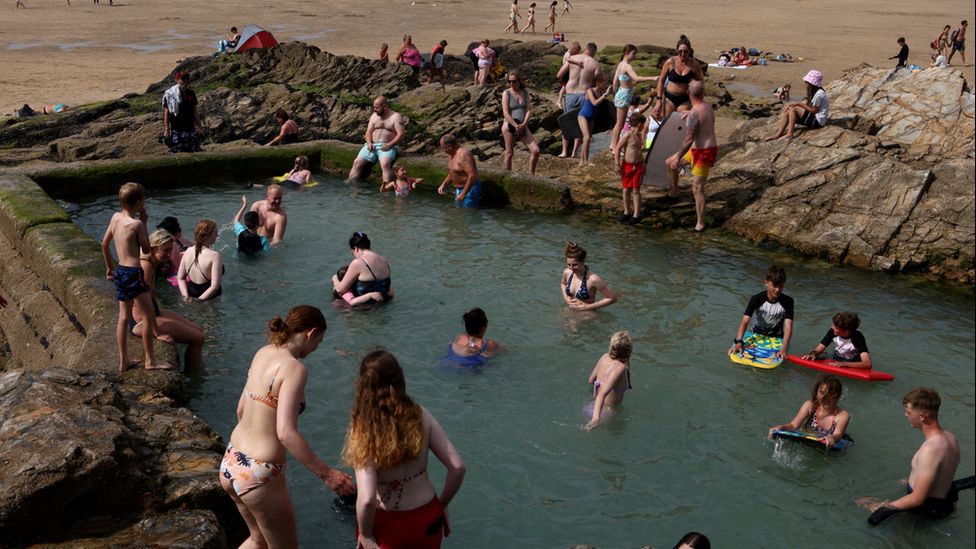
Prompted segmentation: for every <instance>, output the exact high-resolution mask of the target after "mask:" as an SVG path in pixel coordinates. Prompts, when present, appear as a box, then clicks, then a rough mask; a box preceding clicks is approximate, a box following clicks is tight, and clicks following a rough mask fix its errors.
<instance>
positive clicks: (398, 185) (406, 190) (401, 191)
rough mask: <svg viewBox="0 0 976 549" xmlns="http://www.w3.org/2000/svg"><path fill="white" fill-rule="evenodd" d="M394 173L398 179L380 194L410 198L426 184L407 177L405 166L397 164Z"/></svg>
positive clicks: (386, 185)
mask: <svg viewBox="0 0 976 549" xmlns="http://www.w3.org/2000/svg"><path fill="white" fill-rule="evenodd" d="M393 173H394V175H395V176H396V179H395V180H394V181H391V182H389V183H384V184H383V185H382V186H380V192H382V191H393V192H394V193H396V196H398V197H402V198H406V197H408V196H410V191H412V190H414V189H416V188H417V185H420V184H421V183H423V182H424V180H423V179H422V178H421V179H414V178H413V177H410V176H409V175H407V168H406V167H405V166H404V165H403V164H397V166H396V167H395V168H393ZM339 278H342V277H339Z"/></svg>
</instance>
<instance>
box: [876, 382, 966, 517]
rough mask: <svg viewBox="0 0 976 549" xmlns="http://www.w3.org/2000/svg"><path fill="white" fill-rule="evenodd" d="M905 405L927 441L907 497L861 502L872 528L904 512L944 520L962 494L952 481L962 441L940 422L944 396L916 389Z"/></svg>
mask: <svg viewBox="0 0 976 549" xmlns="http://www.w3.org/2000/svg"><path fill="white" fill-rule="evenodd" d="M902 405H903V406H904V408H905V418H906V419H907V420H908V424H909V425H911V426H912V428H913V429H918V430H920V431H922V435H923V436H924V437H925V441H924V442H923V443H922V446H921V447H919V449H918V451H917V452H915V455H914V456H913V457H912V472H911V474H909V476H908V484H907V485H906V486H905V491H906V492H907V494H905V495H904V496H902V497H900V498H898V499H896V500H895V501H887V500H885V501H881V502H879V501H877V500H875V499H874V498H860V499H858V500H857V503H859V504H861V505H864V506H865V507H867V509H868V510H869V511H871V512H872V513H873V514H872V515H871V518H869V519H868V522H869V523H871V524H872V525H875V524H878V523H879V522H881V521H882V520H884V519H886V518H888V517H889V516H890V515H892V514H894V513H898V512H901V511H911V512H913V513H917V514H919V515H922V516H925V517H928V518H931V519H939V518H944V517H947V516H949V515H951V514H952V512H953V511H955V507H956V506H955V501H956V500H957V499H958V495H957V492H956V489H955V488H954V487H953V483H952V481H953V479H954V477H955V475H956V468H957V467H959V461H960V452H959V440H958V439H957V438H956V435H955V434H953V433H951V432H949V431H947V430H945V429H943V428H942V425H941V424H940V423H939V408H940V407H941V406H942V397H940V396H939V393H938V392H937V391H936V390H935V389H929V388H927V387H916V388H915V389H912V390H911V391H908V393H906V394H905V397H904V398H902Z"/></svg>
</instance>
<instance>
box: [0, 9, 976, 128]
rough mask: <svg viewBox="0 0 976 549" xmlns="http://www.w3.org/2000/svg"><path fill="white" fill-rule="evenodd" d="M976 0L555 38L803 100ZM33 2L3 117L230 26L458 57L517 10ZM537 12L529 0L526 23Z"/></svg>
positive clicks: (20, 30) (649, 12)
mask: <svg viewBox="0 0 976 549" xmlns="http://www.w3.org/2000/svg"><path fill="white" fill-rule="evenodd" d="M971 1H972V0H967V1H963V0H951V1H944V2H919V1H918V0H822V1H820V2H816V1H814V2H797V1H793V0H784V1H781V2H770V1H764V0H738V1H732V2H730V1H717V0H703V1H694V0H684V1H680V2H679V1H674V0H656V1H646V0H629V1H625V0H604V1H600V2H596V1H586V0H578V1H576V2H574V9H573V11H572V13H571V14H569V15H567V16H566V17H560V18H559V19H558V21H557V23H556V28H557V30H559V31H561V32H564V33H565V34H566V37H567V39H568V40H579V41H581V42H584V43H585V42H588V41H595V42H596V43H597V44H598V45H600V46H603V45H606V44H618V45H623V44H625V43H628V42H633V43H637V44H641V43H644V44H656V45H673V44H674V42H675V40H676V39H677V37H678V35H679V34H681V33H685V34H687V35H688V36H689V37H690V38H691V40H692V43H693V44H694V47H695V50H696V54H697V55H698V57H699V58H701V59H704V60H707V61H714V60H715V58H716V57H717V54H716V53H715V52H716V51H717V50H720V49H727V48H730V47H733V46H740V45H744V46H747V47H754V48H758V49H762V50H769V51H774V52H789V53H791V54H792V55H793V56H794V58H799V57H802V58H804V61H802V62H796V63H774V64H770V65H768V66H766V67H755V68H750V69H747V70H741V71H732V70H728V69H716V70H714V72H713V73H712V78H713V79H722V80H728V78H729V77H730V76H732V75H733V74H734V76H735V78H734V83H733V84H732V89H733V93H734V91H735V90H738V91H740V92H746V93H752V94H767V93H770V92H771V91H772V89H773V88H775V87H776V86H777V85H779V84H780V83H783V82H791V83H792V84H793V88H794V90H800V89H802V81H801V78H802V77H803V75H804V74H805V73H806V71H808V70H809V69H812V68H816V69H819V70H821V71H822V72H823V73H824V74H825V76H826V78H827V79H828V80H829V79H831V78H834V77H837V76H838V75H840V74H841V72H842V71H843V70H844V69H847V68H851V67H853V66H856V65H858V64H860V63H862V62H867V63H871V64H873V65H875V66H892V65H893V64H894V62H893V61H888V60H887V58H888V57H889V56H891V55H894V54H895V53H896V52H897V51H898V47H897V45H896V44H895V39H896V38H897V37H898V36H905V37H906V38H907V40H908V44H909V46H910V47H911V48H912V55H911V57H910V60H909V61H910V62H912V63H915V64H918V65H927V64H928V51H929V50H928V43H929V42H930V41H931V40H932V39H933V38H934V37H935V36H936V35H937V34H938V32H939V30H940V29H941V27H942V26H943V25H946V24H950V25H952V26H953V28H955V27H956V26H958V24H959V21H960V20H961V19H967V20H970V21H972V20H973V19H974V5H973V4H970V3H969V2H971ZM24 2H25V4H26V5H27V9H21V10H15V9H14V4H15V2H14V1H13V0H4V1H3V4H4V5H3V8H2V11H0V13H2V16H0V113H9V112H11V111H13V110H14V109H16V108H17V107H19V106H21V105H23V104H24V103H29V104H31V105H33V106H35V107H38V108H39V107H40V106H42V105H44V104H46V103H57V102H64V103H67V104H69V105H78V104H82V103H87V102H92V101H101V100H107V99H113V98H117V97H119V96H121V95H123V94H125V93H128V92H142V91H144V90H145V89H146V86H147V85H148V84H150V83H152V82H155V81H158V80H160V79H162V78H163V77H164V76H165V75H166V74H168V72H169V71H171V70H172V68H173V67H174V66H175V64H176V63H177V62H178V61H179V60H181V59H183V58H185V57H188V56H194V55H207V54H209V53H210V52H212V51H213V50H214V48H215V44H216V42H217V40H218V39H219V38H220V36H221V35H222V34H223V33H225V32H227V29H228V28H229V27H230V26H231V25H237V26H238V27H243V25H244V24H246V23H256V24H259V25H261V26H263V27H265V28H266V29H268V30H270V31H272V32H273V33H274V34H275V36H276V37H277V38H278V39H279V40H280V41H288V40H302V41H304V42H307V43H309V44H313V45H315V46H318V47H320V48H322V49H324V50H328V51H330V52H333V53H337V54H357V55H364V56H374V55H375V54H376V52H377V50H378V49H379V44H380V43H381V42H387V43H389V44H390V47H391V50H393V51H395V50H396V48H397V47H398V46H399V43H400V40H401V37H402V35H403V34H404V33H410V34H412V35H413V37H414V42H415V43H416V44H417V45H418V46H419V47H420V48H421V50H422V51H427V50H429V49H430V48H431V47H432V46H433V45H434V43H435V42H436V41H439V40H440V39H442V38H443V39H446V40H447V41H448V42H449V46H448V53H455V54H459V53H462V52H463V48H464V46H465V45H466V44H467V43H468V42H470V41H473V40H476V39H480V38H482V37H488V38H501V37H505V36H506V35H505V34H504V33H503V30H504V28H505V26H506V25H507V24H508V19H507V17H508V7H509V5H510V4H509V2H508V0H496V1H495V2H490V3H489V2H475V1H470V0H468V1H462V0H436V1H430V0H427V1H422V2H421V1H418V2H412V1H410V0H392V1H377V0H356V1H337V0H321V1H318V2H312V1H308V0H275V1H273V2H272V1H268V0H166V1H159V0H152V1H150V0H119V1H116V2H115V4H116V5H115V6H111V7H110V6H109V5H108V2H107V1H102V2H101V4H99V5H94V4H93V3H92V2H91V1H90V0H74V2H72V5H70V6H68V5H67V4H66V1H65V0H24ZM528 4H529V2H528V1H526V0H523V1H522V7H521V11H522V14H523V16H524V15H525V12H526V11H527V8H528ZM538 5H539V7H538V10H537V11H538V16H537V25H536V28H537V30H538V31H539V32H537V33H536V34H527V35H516V37H522V39H545V38H546V37H547V35H546V34H544V33H542V32H541V31H542V28H543V27H544V26H545V25H546V24H548V16H547V13H548V8H547V6H548V4H547V3H545V2H538ZM560 11H561V3H560ZM523 21H524V19H523ZM972 32H974V31H970V33H972ZM507 36H512V35H507ZM968 38H972V37H971V36H969V37H968ZM969 42H970V43H972V41H971V40H970V41H969ZM967 54H968V57H967V62H969V63H970V65H969V66H968V67H966V68H964V69H963V70H964V73H965V75H966V78H967V79H968V80H969V82H970V83H972V82H973V80H974V69H973V66H972V60H973V59H972V58H973V55H974V54H976V52H974V51H969V52H967ZM953 61H957V60H956V59H954V60H953Z"/></svg>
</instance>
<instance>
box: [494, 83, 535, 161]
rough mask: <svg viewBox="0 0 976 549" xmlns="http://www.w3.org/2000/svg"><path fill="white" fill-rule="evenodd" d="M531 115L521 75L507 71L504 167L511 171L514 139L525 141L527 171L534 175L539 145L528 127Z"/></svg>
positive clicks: (503, 120) (503, 100)
mask: <svg viewBox="0 0 976 549" xmlns="http://www.w3.org/2000/svg"><path fill="white" fill-rule="evenodd" d="M531 115H532V100H531V97H529V91H528V90H526V89H525V84H524V83H523V82H522V77H521V76H519V74H518V72H516V71H514V70H513V71H509V73H508V88H506V89H505V91H503V92H502V139H504V140H505V157H504V165H505V169H506V170H508V171H511V169H512V157H513V156H515V141H516V140H518V141H521V142H522V143H525V146H526V147H528V148H529V154H530V155H531V157H530V159H529V172H531V173H532V175H535V166H536V164H538V163H539V152H540V151H539V145H538V144H536V142H535V136H533V135H532V130H530V129H529V117H530V116H531Z"/></svg>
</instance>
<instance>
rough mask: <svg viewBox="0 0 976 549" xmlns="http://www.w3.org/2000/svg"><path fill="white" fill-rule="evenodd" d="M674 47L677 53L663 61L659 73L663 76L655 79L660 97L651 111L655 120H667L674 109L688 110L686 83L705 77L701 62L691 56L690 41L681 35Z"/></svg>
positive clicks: (689, 100)
mask: <svg viewBox="0 0 976 549" xmlns="http://www.w3.org/2000/svg"><path fill="white" fill-rule="evenodd" d="M676 48H677V50H678V55H676V56H674V57H671V58H670V59H668V60H667V61H665V62H664V65H662V66H661V74H663V75H664V76H665V77H664V78H658V81H657V96H658V97H661V98H662V99H661V101H660V102H658V104H657V105H656V106H655V107H654V110H653V111H652V114H653V116H654V118H655V119H657V120H662V121H663V120H667V118H668V117H669V116H671V113H672V112H674V111H675V110H679V111H687V110H690V109H691V97H690V96H689V95H688V84H690V83H691V81H692V80H698V81H704V79H705V76H704V74H702V66H701V63H699V62H698V61H697V60H695V58H694V57H693V56H692V50H691V42H689V41H688V39H687V38H685V37H682V38H680V39H679V40H678V45H677V46H676ZM662 107H663V108H662Z"/></svg>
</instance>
